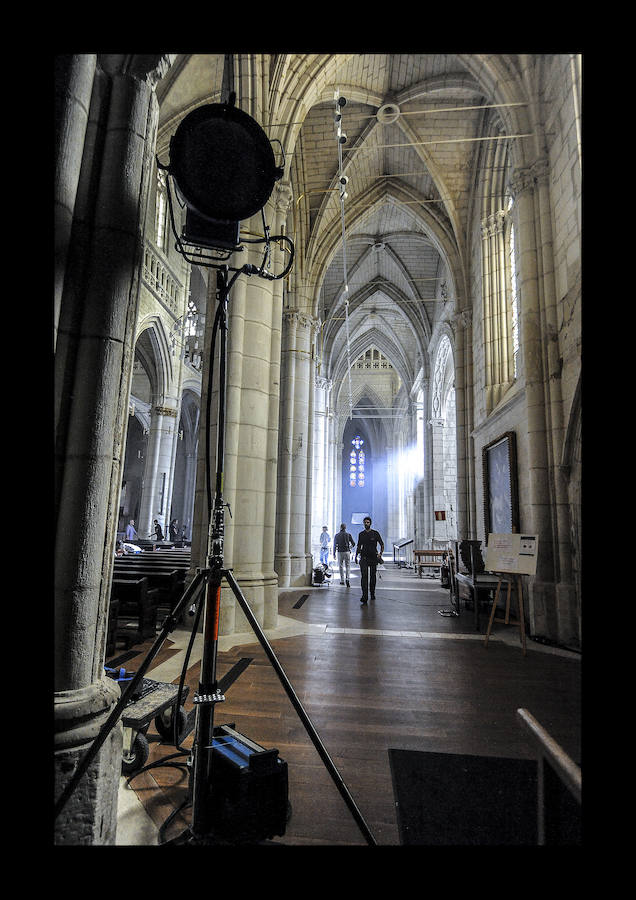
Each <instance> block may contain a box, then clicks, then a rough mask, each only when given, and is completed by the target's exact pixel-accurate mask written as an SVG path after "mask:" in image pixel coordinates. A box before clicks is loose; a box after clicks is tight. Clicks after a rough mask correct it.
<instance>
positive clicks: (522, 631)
mask: <svg viewBox="0 0 636 900" xmlns="http://www.w3.org/2000/svg"><path fill="white" fill-rule="evenodd" d="M493 574H495V575H497V577H498V579H499V580H498V581H497V588H496V590H495V598H494V600H493V602H492V610H491V612H490V619H489V621H488V628H487V629H486V637H485V639H484V647H486V648H487V647H488V638H489V637H490V631H491V628H492V624H493V622H501V623H502V624H503V625H518V626H519V636H520V638H521V647H522V649H523V655H524V656H525V655H526V622H525V616H524V611H523V585H522V583H521V575H518V574H516V575H511V574H507V573H504V572H494V573H493ZM513 579H514V584H515V586H516V589H517V612H518V615H519V618H518V619H517V620H516V621H511V619H510V592H511V589H512V584H513ZM503 581H506V582H507V585H508V588H507V591H506V612H505V615H504V618H503V619H496V618H495V613H496V611H497V603H498V602H499V592H500V591H501V584H502V582H503Z"/></svg>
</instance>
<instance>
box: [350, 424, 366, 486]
mask: <svg viewBox="0 0 636 900" xmlns="http://www.w3.org/2000/svg"><path fill="white" fill-rule="evenodd" d="M351 443H352V444H353V446H354V448H355V449H353V450H352V451H351V453H350V454H349V487H364V485H365V480H364V466H365V454H364V450H363V449H362V445H363V444H364V439H363V438H361V437H360V435H359V434H357V435H356V436H355V437H354V439H353V440H352V441H351Z"/></svg>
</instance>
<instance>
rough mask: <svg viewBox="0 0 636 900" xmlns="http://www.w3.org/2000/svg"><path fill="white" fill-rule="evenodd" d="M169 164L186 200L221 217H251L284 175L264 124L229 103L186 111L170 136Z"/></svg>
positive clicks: (209, 215) (215, 217)
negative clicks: (264, 129)
mask: <svg viewBox="0 0 636 900" xmlns="http://www.w3.org/2000/svg"><path fill="white" fill-rule="evenodd" d="M169 170H170V173H171V174H172V176H173V177H174V179H175V181H176V183H177V186H178V188H179V191H180V193H181V195H182V197H183V199H184V200H185V202H186V205H187V206H188V207H190V208H191V209H192V210H193V211H194V212H196V213H197V214H198V215H200V216H203V217H204V218H208V219H213V220H215V221H217V222H239V221H242V220H243V219H249V218H250V216H253V215H254V214H255V213H256V212H258V211H259V210H260V209H262V208H263V207H264V206H265V204H266V203H267V201H268V199H269V197H270V195H271V193H272V190H273V188H274V182H275V181H276V180H277V179H278V178H280V177H281V175H282V169H280V168H278V167H277V166H276V163H275V160H274V152H273V150H272V146H271V144H270V142H269V140H268V138H267V136H266V134H265V132H264V131H263V129H262V128H261V127H260V125H259V124H258V123H257V122H256V121H255V120H254V119H253V118H252V117H251V116H249V115H248V114H247V113H245V112H243V111H242V110H240V109H237V108H236V107H234V106H231V105H228V104H226V103H213V104H210V105H208V106H200V107H199V108H198V109H195V110H193V112H191V113H189V114H188V115H187V116H186V117H185V119H184V120H183V121H182V122H181V124H180V125H179V127H178V128H177V130H176V132H175V134H174V136H173V137H172V140H171V141H170V166H169Z"/></svg>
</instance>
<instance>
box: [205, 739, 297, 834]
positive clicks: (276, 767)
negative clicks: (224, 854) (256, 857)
mask: <svg viewBox="0 0 636 900" xmlns="http://www.w3.org/2000/svg"><path fill="white" fill-rule="evenodd" d="M213 735H214V737H213V742H212V747H213V751H212V772H211V779H210V781H211V787H210V797H209V799H210V804H209V810H210V813H211V817H212V818H211V823H210V824H211V827H212V830H213V832H214V833H215V834H217V835H219V836H220V837H222V838H224V839H226V840H229V841H250V842H251V841H260V840H266V839H271V838H272V837H274V835H283V834H285V827H286V825H287V821H288V818H289V815H288V811H289V803H288V797H287V793H288V785H287V763H286V762H285V761H284V760H282V759H280V757H279V756H278V750H277V749H272V750H265V749H263V747H259V745H258V744H255V743H254V742H253V741H250V739H249V738H247V737H245V735H243V734H239V732H238V731H235V730H234V728H233V726H232V725H220V726H218V727H216V728H214V732H213Z"/></svg>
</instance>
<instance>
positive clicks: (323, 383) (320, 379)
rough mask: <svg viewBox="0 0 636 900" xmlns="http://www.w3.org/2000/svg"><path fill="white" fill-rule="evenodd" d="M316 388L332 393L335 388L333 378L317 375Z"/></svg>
mask: <svg viewBox="0 0 636 900" xmlns="http://www.w3.org/2000/svg"><path fill="white" fill-rule="evenodd" d="M316 387H317V388H319V389H320V390H321V391H330V390H331V388H332V387H333V381H332V380H331V378H325V376H324V375H316Z"/></svg>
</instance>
